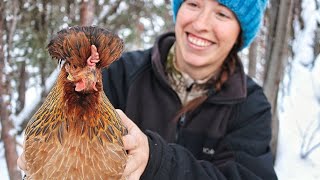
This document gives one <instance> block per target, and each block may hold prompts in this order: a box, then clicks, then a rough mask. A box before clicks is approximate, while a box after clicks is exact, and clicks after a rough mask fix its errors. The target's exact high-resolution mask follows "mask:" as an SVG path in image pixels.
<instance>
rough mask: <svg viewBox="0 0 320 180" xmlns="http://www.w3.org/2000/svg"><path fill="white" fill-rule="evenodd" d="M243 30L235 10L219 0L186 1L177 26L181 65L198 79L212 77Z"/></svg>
mask: <svg viewBox="0 0 320 180" xmlns="http://www.w3.org/2000/svg"><path fill="white" fill-rule="evenodd" d="M239 33H240V25H239V23H238V21H237V19H236V17H235V15H234V14H233V12H232V11H231V10H229V9H228V8H227V7H225V6H223V5H220V4H219V3H218V2H217V1H216V0H185V1H184V2H183V3H182V4H181V7H180V9H179V11H178V14H177V18H176V25H175V34H176V58H177V66H178V67H179V69H180V70H182V71H184V72H186V73H188V74H189V75H190V76H191V77H193V78H194V79H204V78H206V77H208V76H211V75H212V74H213V73H216V72H217V70H219V68H220V66H221V65H222V63H223V61H224V60H225V58H226V57H227V55H228V54H229V52H230V50H231V49H232V47H233V46H234V44H235V42H236V41H237V38H238V36H239Z"/></svg>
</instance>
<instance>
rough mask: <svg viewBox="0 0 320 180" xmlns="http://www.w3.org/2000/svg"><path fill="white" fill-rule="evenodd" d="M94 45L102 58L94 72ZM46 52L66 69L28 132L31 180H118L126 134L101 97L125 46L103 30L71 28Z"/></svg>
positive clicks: (54, 40)
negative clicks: (106, 75)
mask: <svg viewBox="0 0 320 180" xmlns="http://www.w3.org/2000/svg"><path fill="white" fill-rule="evenodd" d="M91 45H95V46H96V47H97V51H98V53H99V57H100V61H99V62H98V63H96V65H95V66H90V65H88V63H87V59H88V58H89V56H90V55H91ZM48 51H49V53H50V55H51V56H52V57H53V58H54V59H57V60H58V61H65V63H64V64H63V66H62V69H61V72H60V74H59V77H58V80H57V82H56V84H55V86H54V87H53V89H52V90H51V92H50V93H49V95H48V97H47V98H46V100H45V102H44V103H43V105H42V106H41V107H40V108H39V110H38V111H37V112H36V114H34V116H33V117H32V119H31V120H30V122H29V123H28V125H27V128H26V133H25V158H26V165H27V172H28V173H29V176H28V177H27V179H35V180H38V179H41V180H42V179H120V178H121V176H122V173H123V170H124V168H125V163H126V159H127V155H126V152H125V150H124V148H123V142H122V136H123V135H124V134H126V133H127V130H126V128H125V127H124V126H123V125H122V123H121V121H120V118H119V116H118V114H117V113H116V111H115V109H114V108H113V106H112V105H111V103H110V102H109V100H108V98H107V97H106V95H105V94H104V92H103V88H102V79H101V78H102V77H101V69H102V68H104V67H108V66H109V65H110V64H111V63H112V62H113V61H114V60H116V59H117V58H119V56H120V55H121V53H122V51H123V42H122V40H121V39H120V38H118V37H117V36H116V35H114V34H112V33H111V32H109V31H107V30H105V29H102V28H98V27H71V28H68V29H64V30H61V31H60V32H58V33H57V35H56V36H55V37H54V38H53V39H52V40H51V41H50V43H49V45H48ZM90 83H93V84H90ZM79 84H81V87H82V85H84V86H85V88H80V89H79V88H78V89H77V86H79V87H80V85H79Z"/></svg>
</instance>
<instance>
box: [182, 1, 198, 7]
mask: <svg viewBox="0 0 320 180" xmlns="http://www.w3.org/2000/svg"><path fill="white" fill-rule="evenodd" d="M185 3H186V4H187V5H188V6H190V7H198V4H197V3H196V1H193V0H187V1H185Z"/></svg>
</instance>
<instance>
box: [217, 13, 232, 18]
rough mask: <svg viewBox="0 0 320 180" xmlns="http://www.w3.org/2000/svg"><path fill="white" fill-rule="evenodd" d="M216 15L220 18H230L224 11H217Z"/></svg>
mask: <svg viewBox="0 0 320 180" xmlns="http://www.w3.org/2000/svg"><path fill="white" fill-rule="evenodd" d="M217 15H218V16H219V17H221V18H228V19H229V18H230V17H229V15H227V14H226V13H223V12H218V13H217Z"/></svg>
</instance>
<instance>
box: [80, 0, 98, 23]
mask: <svg viewBox="0 0 320 180" xmlns="http://www.w3.org/2000/svg"><path fill="white" fill-rule="evenodd" d="M94 16H95V1H88V0H82V2H81V7H80V24H81V25H82V26H90V25H92V23H93V19H94Z"/></svg>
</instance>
